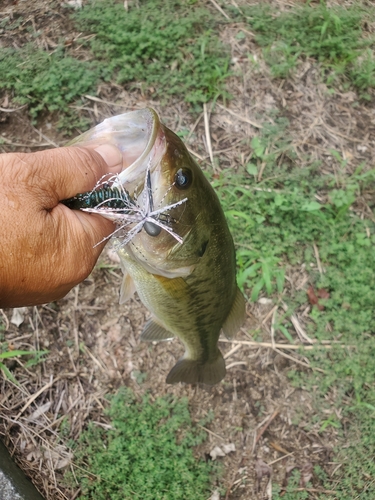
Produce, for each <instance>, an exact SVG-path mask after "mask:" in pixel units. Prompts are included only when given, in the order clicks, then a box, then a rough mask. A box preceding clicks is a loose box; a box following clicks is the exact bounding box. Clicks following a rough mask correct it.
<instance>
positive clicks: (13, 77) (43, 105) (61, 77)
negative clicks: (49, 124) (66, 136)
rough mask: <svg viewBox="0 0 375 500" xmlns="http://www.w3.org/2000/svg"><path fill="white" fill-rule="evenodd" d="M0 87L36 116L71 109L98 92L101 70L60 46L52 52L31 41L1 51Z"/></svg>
mask: <svg viewBox="0 0 375 500" xmlns="http://www.w3.org/2000/svg"><path fill="white" fill-rule="evenodd" d="M0 75H1V76H0V90H10V91H12V92H13V93H14V99H15V101H16V102H17V103H19V104H27V105H28V109H29V111H30V114H31V116H32V117H36V116H37V115H38V113H39V112H40V111H42V110H48V111H60V112H61V111H62V112H65V113H69V109H68V105H69V104H70V103H72V102H74V101H75V100H77V99H79V98H80V97H81V95H83V94H86V93H89V92H95V89H96V84H97V81H98V75H99V73H98V71H97V70H96V69H95V67H94V65H93V64H92V63H91V62H84V61H79V60H78V59H75V58H74V57H71V56H69V55H67V54H65V52H64V50H63V49H61V48H60V49H58V50H56V51H55V52H53V53H52V54H49V53H48V52H46V51H44V50H41V49H38V48H36V47H35V46H34V44H28V45H26V46H24V47H21V48H19V49H15V48H3V49H1V52H0Z"/></svg>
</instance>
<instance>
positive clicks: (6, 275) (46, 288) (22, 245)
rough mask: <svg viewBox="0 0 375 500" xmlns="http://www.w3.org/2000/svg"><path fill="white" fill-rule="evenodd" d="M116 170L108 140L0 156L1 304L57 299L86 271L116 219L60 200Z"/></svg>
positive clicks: (118, 161) (116, 157)
mask: <svg viewBox="0 0 375 500" xmlns="http://www.w3.org/2000/svg"><path fill="white" fill-rule="evenodd" d="M121 169H122V155H121V153H120V151H119V150H118V149H117V148H115V147H114V146H110V145H102V146H98V147H96V148H95V146H92V145H91V146H90V147H85V148H84V147H77V146H74V147H65V148H58V149H51V150H48V151H40V152H37V153H7V154H2V155H0V307H18V306H27V305H36V304H42V303H45V302H51V301H53V300H57V299H60V298H61V297H64V295H66V294H67V293H68V292H69V290H70V289H71V288H73V287H74V286H75V285H77V284H78V283H80V282H81V281H82V280H84V279H85V278H86V277H87V276H88V275H89V274H90V272H91V271H92V269H93V267H94V265H95V263H96V260H97V259H98V257H99V255H100V253H101V251H102V250H103V248H104V245H105V242H103V243H101V244H100V245H98V246H97V247H95V248H93V247H94V245H96V244H97V243H98V242H99V241H101V240H102V239H103V238H105V237H106V236H108V235H110V234H111V232H113V230H114V226H113V223H112V222H111V221H109V220H107V219H104V218H103V217H101V216H100V215H96V214H89V213H85V212H81V211H78V210H70V209H69V208H68V207H66V206H65V205H63V204H61V203H59V202H60V201H61V200H64V199H66V198H70V197H72V196H75V195H76V194H77V193H83V192H86V191H90V190H91V189H93V188H94V186H95V184H96V182H97V181H98V180H99V179H100V178H101V177H102V176H103V175H105V174H107V173H114V174H115V173H119V172H120V171H121Z"/></svg>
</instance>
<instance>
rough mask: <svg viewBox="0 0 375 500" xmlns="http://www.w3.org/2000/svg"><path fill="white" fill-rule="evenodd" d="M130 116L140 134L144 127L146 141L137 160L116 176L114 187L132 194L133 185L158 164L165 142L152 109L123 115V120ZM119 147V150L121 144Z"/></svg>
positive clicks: (159, 123)
mask: <svg viewBox="0 0 375 500" xmlns="http://www.w3.org/2000/svg"><path fill="white" fill-rule="evenodd" d="M130 114H132V116H134V118H135V119H134V125H135V128H140V129H141V132H144V129H143V128H142V127H144V126H145V127H146V129H147V132H146V134H147V135H146V137H148V139H147V143H146V146H145V147H144V150H143V151H142V152H141V154H140V155H139V156H138V158H136V160H135V161H134V162H133V163H132V164H131V165H129V166H128V167H126V168H125V169H124V170H123V171H122V172H120V174H118V176H117V179H116V181H115V185H116V184H117V185H122V186H124V187H125V188H126V189H127V191H129V192H130V193H131V194H133V192H134V188H135V186H134V184H135V183H137V182H139V181H143V180H144V176H145V174H146V171H147V169H149V170H150V171H151V172H152V171H153V170H154V169H155V167H156V165H157V164H158V163H159V161H160V159H161V157H162V156H163V154H164V152H165V149H166V140H165V135H164V129H163V127H162V125H161V122H160V118H159V115H158V114H157V113H156V111H155V110H154V109H152V108H144V109H142V110H139V111H134V112H132V113H125V114H124V115H122V116H123V117H124V120H125V117H127V118H130V117H129V115H130ZM119 147H120V148H121V144H120V145H119Z"/></svg>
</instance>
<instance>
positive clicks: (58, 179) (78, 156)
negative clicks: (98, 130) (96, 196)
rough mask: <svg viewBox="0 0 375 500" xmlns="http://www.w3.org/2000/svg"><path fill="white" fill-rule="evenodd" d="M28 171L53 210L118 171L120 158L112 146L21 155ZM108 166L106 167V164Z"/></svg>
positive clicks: (72, 148)
mask: <svg viewBox="0 0 375 500" xmlns="http://www.w3.org/2000/svg"><path fill="white" fill-rule="evenodd" d="M21 156H22V160H23V161H26V163H27V164H28V165H29V166H30V167H31V169H30V171H31V172H32V173H33V178H34V180H35V179H38V184H39V187H40V188H41V189H43V190H44V191H45V192H48V193H49V194H50V196H51V198H53V201H52V200H51V206H50V207H46V208H53V206H54V205H56V203H58V202H59V201H60V200H64V199H66V198H70V197H72V196H75V195H76V194H77V193H84V192H85V191H90V190H91V189H93V188H94V187H95V184H96V183H97V182H98V181H99V179H101V178H102V177H103V176H105V175H106V174H111V173H113V174H116V173H119V172H121V170H122V154H121V152H120V150H118V149H117V148H116V147H115V146H112V145H109V144H105V145H100V146H98V147H97V148H95V146H93V145H92V146H90V147H88V148H86V147H81V146H70V147H65V148H56V149H50V150H47V151H39V152H36V153H32V154H27V155H21ZM107 162H108V163H107Z"/></svg>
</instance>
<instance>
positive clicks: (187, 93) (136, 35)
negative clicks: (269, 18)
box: [74, 0, 230, 105]
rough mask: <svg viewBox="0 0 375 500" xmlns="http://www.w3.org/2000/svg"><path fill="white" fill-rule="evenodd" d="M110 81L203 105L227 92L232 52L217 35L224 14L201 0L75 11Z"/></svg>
mask: <svg viewBox="0 0 375 500" xmlns="http://www.w3.org/2000/svg"><path fill="white" fill-rule="evenodd" d="M74 17H75V19H76V21H77V24H78V27H79V29H81V30H83V31H85V32H86V33H92V34H95V37H94V38H92V39H91V40H90V41H89V42H88V45H89V46H90V48H91V50H92V52H93V54H94V57H95V59H96V61H98V62H99V63H100V68H101V76H102V78H103V79H104V80H106V81H111V80H112V79H113V78H114V79H115V80H116V82H117V83H120V84H129V85H130V88H132V87H134V86H136V87H139V86H141V88H142V89H143V90H144V91H150V90H151V93H152V95H153V96H157V97H158V98H161V99H162V100H164V101H165V99H166V98H170V97H171V96H174V97H178V98H184V99H185V100H186V101H187V102H189V103H192V104H195V105H196V104H198V105H199V104H201V103H202V102H207V101H209V100H210V99H213V98H215V97H217V96H218V95H219V94H225V88H224V82H225V78H226V77H227V76H228V67H229V56H230V55H229V50H228V49H227V47H225V46H224V45H223V44H222V43H221V41H220V39H219V36H218V30H219V28H220V24H222V17H220V15H219V14H218V13H217V12H216V11H215V10H209V9H207V8H206V7H205V6H201V4H199V3H198V2H196V1H194V0H191V1H188V2H187V1H184V0H172V1H168V2H166V1H165V0H147V1H145V0H143V1H142V0H141V1H139V2H137V3H136V4H133V5H132V6H131V7H129V10H128V11H126V10H125V9H124V4H123V2H117V1H114V0H92V1H91V2H89V3H88V4H87V5H86V6H85V7H84V8H83V9H82V10H80V11H78V12H77V14H75V16H74Z"/></svg>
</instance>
